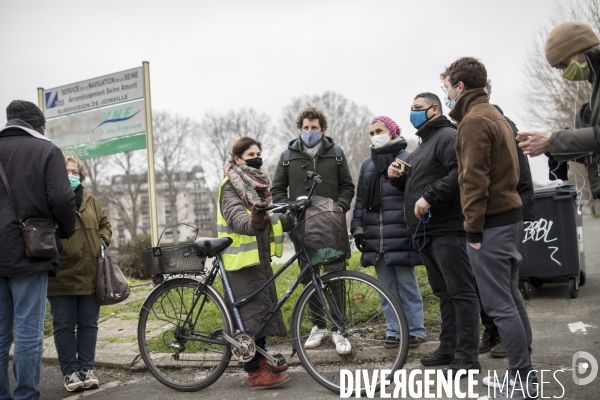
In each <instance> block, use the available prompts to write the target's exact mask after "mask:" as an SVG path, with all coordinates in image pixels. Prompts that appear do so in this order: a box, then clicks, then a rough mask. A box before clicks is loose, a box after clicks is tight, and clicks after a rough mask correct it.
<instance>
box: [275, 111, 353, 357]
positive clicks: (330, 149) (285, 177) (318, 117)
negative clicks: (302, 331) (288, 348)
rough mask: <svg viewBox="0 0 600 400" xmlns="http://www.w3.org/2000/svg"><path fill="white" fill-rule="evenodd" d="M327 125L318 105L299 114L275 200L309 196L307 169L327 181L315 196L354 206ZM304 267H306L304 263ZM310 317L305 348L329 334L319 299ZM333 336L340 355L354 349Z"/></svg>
mask: <svg viewBox="0 0 600 400" xmlns="http://www.w3.org/2000/svg"><path fill="white" fill-rule="evenodd" d="M327 126H328V125H327V117H326V116H325V114H323V112H322V111H320V110H319V109H317V108H314V107H311V108H307V109H306V110H304V111H302V112H301V113H300V114H299V115H298V118H296V127H297V128H298V129H299V130H300V135H299V138H298V139H294V140H292V141H291V142H290V143H289V145H288V148H287V150H285V151H284V152H283V153H282V154H281V157H280V158H279V162H278V163H277V168H276V170H275V177H274V178H273V184H272V186H271V194H272V195H273V202H274V203H291V202H293V201H294V200H296V198H297V197H299V196H306V195H308V192H309V190H310V185H309V184H307V183H306V181H305V179H306V172H307V171H313V172H315V173H317V174H319V175H320V176H321V178H323V183H320V184H318V185H317V187H316V188H315V192H314V195H316V196H321V197H327V198H330V199H332V200H333V201H334V202H335V203H336V204H337V205H338V206H340V207H341V208H342V210H343V211H344V212H346V211H348V210H349V209H350V203H351V202H352V198H353V197H354V183H352V176H350V169H349V168H348V162H347V161H346V158H345V157H344V152H343V151H342V148H341V147H340V146H338V145H336V144H334V142H333V140H332V139H331V138H330V137H328V136H325V131H326V130H327ZM300 266H301V267H302V266H303V263H301V265H300ZM344 269H346V262H345V261H344V262H341V263H338V264H333V265H326V266H325V267H324V272H331V271H339V270H344ZM304 283H305V284H306V283H307V282H304ZM333 289H334V290H332V291H334V296H336V297H338V296H339V298H344V297H345V294H344V289H343V287H338V288H333ZM342 304H343V303H342ZM309 317H310V320H311V322H312V323H313V328H312V331H311V334H310V336H309V337H308V339H307V340H306V343H305V347H306V348H315V347H318V346H320V345H321V341H322V340H323V339H324V338H325V337H326V336H328V335H329V332H328V331H327V318H326V317H325V314H324V312H323V310H322V309H321V306H320V305H319V304H318V301H316V299H315V301H311V302H310V303H309ZM331 338H332V340H333V342H334V343H335V347H336V351H337V352H338V353H339V354H349V353H350V352H351V346H350V342H349V341H348V340H347V339H346V338H344V337H343V336H342V335H341V334H339V333H338V332H336V331H334V332H332V333H331Z"/></svg>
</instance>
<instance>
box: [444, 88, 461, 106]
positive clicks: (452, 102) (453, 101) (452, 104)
mask: <svg viewBox="0 0 600 400" xmlns="http://www.w3.org/2000/svg"><path fill="white" fill-rule="evenodd" d="M457 85H458V83H457V84H456V85H454V86H452V89H454V88H455V87H456V86H457ZM452 89H450V90H448V91H447V92H446V93H444V103H446V107H448V108H449V109H451V110H452V109H453V108H454V106H455V105H456V99H458V98H459V97H460V93H459V94H458V96H456V97H455V98H454V100H450V98H449V97H448V93H450V92H451V91H452Z"/></svg>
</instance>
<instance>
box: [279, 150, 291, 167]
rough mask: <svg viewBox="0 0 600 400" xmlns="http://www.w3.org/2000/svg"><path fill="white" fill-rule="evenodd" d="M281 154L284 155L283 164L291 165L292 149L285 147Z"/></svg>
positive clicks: (285, 165)
mask: <svg viewBox="0 0 600 400" xmlns="http://www.w3.org/2000/svg"><path fill="white" fill-rule="evenodd" d="M281 154H282V155H283V166H284V167H287V166H288V165H290V155H291V154H292V152H291V150H290V149H285V150H284V151H283V153H281Z"/></svg>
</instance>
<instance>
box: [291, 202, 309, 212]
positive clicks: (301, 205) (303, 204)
mask: <svg viewBox="0 0 600 400" xmlns="http://www.w3.org/2000/svg"><path fill="white" fill-rule="evenodd" d="M308 206H310V200H309V199H300V200H296V201H294V202H293V203H291V204H290V210H292V211H293V212H294V213H300V212H301V211H302V209H303V208H306V207H308Z"/></svg>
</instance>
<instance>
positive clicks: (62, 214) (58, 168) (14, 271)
mask: <svg viewBox="0 0 600 400" xmlns="http://www.w3.org/2000/svg"><path fill="white" fill-rule="evenodd" d="M6 126H7V127H6V128H4V129H3V130H2V131H1V132H0V162H1V163H2V166H3V167H4V171H5V172H6V176H7V179H8V183H9V185H10V188H11V191H12V194H13V197H14V200H15V203H16V205H17V208H18V210H19V214H20V215H21V218H22V219H23V220H26V219H28V218H33V217H38V218H48V219H51V220H53V221H54V222H55V223H57V224H58V229H59V232H60V235H61V237H64V238H68V237H70V236H71V235H73V232H75V217H76V215H77V214H75V193H74V192H73V189H71V185H70V184H69V178H68V177H67V170H66V169H65V159H64V157H63V154H62V152H61V151H60V149H59V148H58V147H56V145H54V144H53V143H52V142H50V141H48V140H44V139H43V138H37V137H34V136H33V135H34V134H35V135H38V136H39V134H37V133H36V132H34V131H33V128H32V127H31V126H30V125H29V124H27V123H25V122H23V121H21V120H18V119H14V120H10V121H8V123H7V124H6ZM28 131H31V132H32V134H30V133H28ZM0 210H2V211H1V212H0V276H2V277H4V276H11V277H17V276H25V275H30V274H32V273H34V272H38V271H54V272H56V271H57V270H58V268H59V266H60V262H61V257H60V254H59V255H57V256H55V257H53V258H48V259H40V258H38V259H32V258H27V257H25V241H24V240H23V236H22V235H21V229H20V228H19V220H18V218H17V214H16V213H15V210H14V208H13V205H12V203H11V201H10V198H9V197H8V193H7V191H6V188H5V187H4V184H3V183H2V181H1V180H0ZM59 243H60V241H59Z"/></svg>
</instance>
